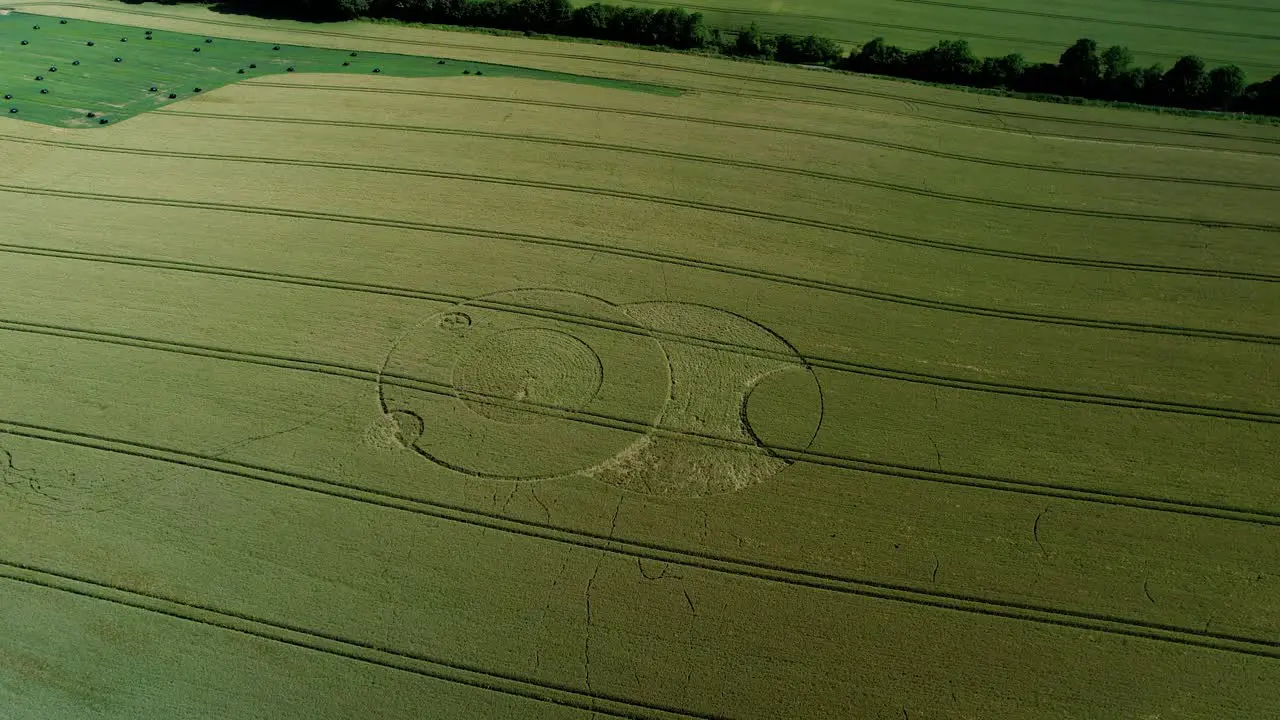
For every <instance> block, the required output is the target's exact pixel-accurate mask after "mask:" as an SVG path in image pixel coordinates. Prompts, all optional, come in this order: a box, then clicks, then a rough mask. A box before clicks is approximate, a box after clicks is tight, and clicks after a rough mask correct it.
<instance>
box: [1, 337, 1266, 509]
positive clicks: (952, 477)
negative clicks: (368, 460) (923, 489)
mask: <svg viewBox="0 0 1280 720" xmlns="http://www.w3.org/2000/svg"><path fill="white" fill-rule="evenodd" d="M0 331H8V332H18V333H27V334H30V335H45V336H50V337H61V338H67V339H71V340H79V341H86V342H96V343H103V344H107V345H119V346H125V347H135V348H141V349H144V350H154V351H159V352H167V353H174V354H179V355H190V356H192V357H200V358H210V359H215V360H226V361H231V362H239V363H245V364H249V365H259V366H263V367H274V368H279V369H283V370H298V371H304V372H311V373H317V374H321V375H328V376H332V377H342V378H349V379H354V380H360V381H367V382H371V383H379V382H380V383H383V384H387V385H393V386H396V387H403V388H406V389H409V390H414V391H417V392H423V393H429V394H433V395H439V396H441V397H451V398H454V397H459V396H460V395H461V396H463V397H465V398H466V399H468V400H471V401H473V402H480V403H486V404H490V405H495V406H498V407H500V408H503V409H510V410H518V411H521V412H528V413H535V414H540V415H544V416H546V417H551V418H556V419H561V420H570V421H574V422H579V423H583V424H586V425H594V426H596V427H602V428H606V429H611V430H620V431H623V432H631V433H635V434H638V435H647V434H656V435H662V436H666V437H672V438H676V439H681V440H686V441H689V442H692V443H697V444H702V445H707V446H710V447H717V448H728V449H733V450H744V451H748V452H756V451H758V450H760V449H762V448H761V447H760V446H757V445H756V444H754V443H751V442H747V441H743V440H739V439H736V438H723V437H720V436H717V435H711V434H708V433H696V432H678V431H674V430H668V429H665V428H656V427H654V426H653V425H651V424H649V423H645V422H639V421H636V420H632V419H628V418H623V417H615V416H611V415H605V414H602V413H592V412H586V411H582V410H565V409H563V408H559V407H556V406H553V405H549V404H542V403H535V402H531V401H528V400H525V401H515V400H508V399H506V398H500V397H497V396H494V395H485V394H481V393H477V392H464V393H463V392H460V391H457V390H455V389H454V388H452V387H449V386H447V385H445V384H442V383H436V382H430V381H426V380H422V379H420V378H414V377H410V376H407V375H398V374H381V373H380V372H379V371H378V370H377V369H374V368H359V367H354V366H349V365H340V364H336V363H327V362H321V361H315V360H303V359H299V358H291V357H287V356H283V355H274V354H266V353H251V352H245V351H239V350H229V349H226V348H219V347H214V346H210V345H201V344H196V343H184V342H176V341H170V340H159V339H154V338H145V337H141V336H136V335H126V334H121V333H110V332H102V331H93V330H84V329H80V328H74V327H69V326H64V325H51V324H46V323H30V322H21V321H14V320H0ZM763 449H764V450H766V451H768V452H771V453H773V454H775V455H777V456H778V457H780V458H783V459H787V460H793V461H796V462H806V463H810V464H814V465H823V466H827V467H832V468H838V469H843V470H855V471H860V472H867V473H871V474H874V475H880V476H884V477H893V478H900V479H907V480H921V481H925V482H936V483H941V484H946V485H958V486H963V487H969V488H982V489H987V490H1000V491H1005V492H1014V493H1020V494H1024V495H1036V496H1043V497H1054V498H1062V499H1068V500H1079V501H1084V502H1092V503H1098V504H1102V505H1111V506H1121V507H1134V508H1141V509H1145V510H1155V511H1160V512H1171V513H1176V514H1180V515H1190V516H1197V517H1207V518H1215V519H1220V520H1231V521H1237V522H1247V523H1255V524H1260V525H1273V526H1278V527H1280V511H1268V510H1258V509H1253V508H1244V507H1236V506H1231V505H1223V504H1216V503H1195V502H1188V501H1182V500H1173V499H1169V498H1162V497H1158V496H1151V495H1135V494H1128V493H1121V492H1111V491H1106V490H1095V489H1089V488H1084V487H1076V486H1071V485H1063V484H1059V483H1041V482H1033V481H1029V480H1019V479H1013V478H1005V477H1001V476H998V475H988V474H984V473H968V472H955V471H944V470H940V469H939V470H935V469H930V468H926V467H922V466H917V465H907V464H903V463H891V462H884V461H880V460H872V459H869V458H860V457H856V456H852V455H843V454H839V453H827V452H819V451H815V450H808V449H799V448H789V447H782V446H775V445H766V446H764V447H763Z"/></svg>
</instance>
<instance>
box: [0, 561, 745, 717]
mask: <svg viewBox="0 0 1280 720" xmlns="http://www.w3.org/2000/svg"><path fill="white" fill-rule="evenodd" d="M0 578H4V579H7V580H9V581H11V582H18V583H24V584H26V585H32V586H36V587H40V588H45V589H48V590H53V591H56V592H60V593H67V594H71V595H76V596H79V597H82V598H86V599H89V600H94V601H98V602H104V603H110V604H112V605H116V606H123V607H128V608H132V609H135V610H141V611H144V612H148V613H152V614H155V615H162V616H166V617H171V618H176V619H179V620H185V621H188V622H193V623H197V624H200V625H206V626H210V627H214V628H218V629H220V630H226V631H230V632H236V633H240V634H242V635H248V636H251V637H255V638H260V639H263V640H269V641H272V642H277V643H281V644H284V645H291V646H293V647H298V648H303V649H306V650H311V651H314V652H319V653H324V654H327V655H334V656H338V657H343V658H347V659H351V660H356V661H359V662H363V663H368V664H370V665H376V666H379V667H384V668H389V669H393V670H400V671H404V672H409V673H413V674H415V675H419V676H422V677H429V678H433V679H436V680H443V681H445V682H449V683H455V684H458V685H466V686H469V687H473V688H479V689H481V690H486V691H489V692H495V693H501V694H504V695H511V696H515V697H519V698H523V699H526V700H534V701H538V702H542V703H547V704H550V705H554V706H567V707H573V708H578V709H580V710H585V711H590V712H592V713H596V714H600V715H605V716H608V717H616V718H627V719H628V720H666V719H668V718H697V719H699V720H719V719H720V718H723V717H725V716H722V715H711V714H703V713H695V712H692V711H690V710H685V709H681V708H676V707H672V706H668V705H664V704H658V703H650V702H645V701H642V700H637V699H632V698H625V697H622V696H618V695H613V694H609V693H602V692H598V691H594V690H590V689H580V688H577V687H573V686H571V685H568V684H565V683H556V682H550V681H547V680H542V679H538V678H534V677H530V676H523V675H517V674H514V673H505V672H500V671H496V670H492V669H488V668H482V667H479V666H476V665H471V664H467V663H460V662H457V661H453V660H449V659H448V658H444V657H440V656H436V655H430V654H427V653H422V652H415V651H411V650H406V649H400V648H395V647H392V646H391V645H389V644H383V643H375V642H371V641H369V640H363V639H360V638H357V637H354V636H353V635H351V634H337V633H333V632H326V631H323V630H319V629H316V628H310V627H305V626H302V625H298V624H295V623H291V622H288V621H284V620H271V619H267V618H265V617H261V616H256V615H252V614H249V613H245V612H240V611H236V610H232V609H230V608H227V607H219V606H215V605H211V604H207V603H202V602H197V601H194V600H190V599H179V598H176V597H173V596H170V595H165V594H162V593H160V592H158V591H156V590H145V591H144V590H142V589H140V588H134V587H128V586H125V585H122V584H118V583H113V582H108V581H106V580H102V579H97V578H90V577H87V576H84V575H80V574H77V573H72V572H68V571H66V570H57V569H53V568H49V567H44V566H41V565H35V564H32V563H27V562H18V561H14V560H8V559H0Z"/></svg>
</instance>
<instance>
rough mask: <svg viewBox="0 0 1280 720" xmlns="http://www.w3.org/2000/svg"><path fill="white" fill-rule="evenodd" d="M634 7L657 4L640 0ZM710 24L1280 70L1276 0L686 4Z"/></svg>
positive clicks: (1255, 74)
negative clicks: (1078, 47)
mask: <svg viewBox="0 0 1280 720" xmlns="http://www.w3.org/2000/svg"><path fill="white" fill-rule="evenodd" d="M632 4H634V5H643V6H649V7H663V6H664V5H663V4H662V3H661V2H656V1H651V0H642V1H641V2H632ZM684 7H685V8H687V9H688V10H689V11H690V12H701V13H702V14H703V15H705V16H706V18H707V21H708V23H709V24H710V25H711V26H712V27H719V28H723V29H726V30H737V29H740V28H743V27H746V26H748V25H750V24H751V23H752V22H755V23H757V24H759V26H760V27H761V29H763V30H765V31H766V32H777V33H784V32H785V33H795V34H800V35H808V34H813V33H816V34H819V35H825V36H827V37H830V38H835V39H838V40H840V41H841V42H843V43H845V44H847V45H861V44H862V43H865V42H867V41H868V40H870V39H871V38H873V37H877V36H883V37H884V38H886V39H887V40H888V41H889V42H891V43H894V44H896V45H900V46H902V47H906V48H911V49H923V48H927V47H929V46H931V45H934V44H935V43H937V42H938V41H939V40H954V39H957V38H959V39H964V40H968V41H969V43H970V45H971V46H972V47H973V49H974V51H975V52H976V53H978V54H979V55H994V56H1000V55H1006V54H1008V53H1011V52H1017V53H1021V54H1022V55H1024V56H1025V57H1026V58H1028V59H1029V60H1032V61H1034V62H1057V60H1058V56H1059V55H1061V53H1062V51H1063V50H1065V49H1066V48H1067V47H1068V46H1069V45H1071V44H1072V43H1074V42H1075V41H1076V40H1077V39H1078V38H1082V37H1088V38H1093V39H1094V40H1097V41H1098V44H1099V46H1101V47H1107V46H1110V45H1124V46H1126V47H1128V48H1129V49H1131V50H1132V51H1133V53H1134V57H1135V58H1136V60H1137V62H1138V63H1139V64H1150V63H1154V62H1158V63H1162V64H1163V65H1164V66H1165V68H1168V67H1170V66H1171V65H1172V64H1173V62H1174V61H1175V60H1177V59H1178V58H1179V57H1181V56H1183V55H1199V56H1200V57H1202V58H1204V60H1205V62H1207V63H1209V64H1211V65H1226V64H1228V63H1230V64H1235V65H1239V66H1240V67H1241V68H1243V69H1244V71H1245V73H1246V74H1247V75H1249V76H1250V78H1251V79H1252V81H1254V82H1260V81H1262V80H1266V79H1267V78H1269V77H1271V76H1272V75H1275V74H1276V73H1277V72H1280V65H1277V64H1276V53H1277V50H1280V32H1278V31H1277V28H1280V6H1277V5H1275V4H1274V3H1267V2H1248V1H1246V0H1224V1H1221V2H1200V1H1199V0H1118V1H1115V2H1110V1H1105V2H1104V1H1102V0H1068V1H1067V2H1056V3H1053V4H1051V5H1046V6H1036V5H1028V4H1027V3H1025V2H1019V1H1018V0H983V1H981V2H976V1H975V2H946V1H944V0H857V1H856V2H848V1H847V0H801V1H800V2H796V1H794V0H787V1H785V2H784V1H781V0H715V1H714V2H713V1H711V0H708V2H707V3H706V4H705V5H704V4H694V5H684Z"/></svg>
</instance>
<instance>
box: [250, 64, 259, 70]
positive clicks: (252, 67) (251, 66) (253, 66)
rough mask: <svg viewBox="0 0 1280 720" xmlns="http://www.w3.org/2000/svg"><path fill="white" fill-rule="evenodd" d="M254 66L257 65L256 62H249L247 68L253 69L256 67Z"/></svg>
mask: <svg viewBox="0 0 1280 720" xmlns="http://www.w3.org/2000/svg"><path fill="white" fill-rule="evenodd" d="M256 67H258V64H257V63H249V69H250V70H252V69H254V68H256Z"/></svg>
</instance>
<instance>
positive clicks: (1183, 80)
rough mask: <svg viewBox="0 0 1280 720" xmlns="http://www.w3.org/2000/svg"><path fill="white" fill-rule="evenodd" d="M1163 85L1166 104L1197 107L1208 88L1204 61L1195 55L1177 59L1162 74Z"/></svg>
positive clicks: (1202, 100)
mask: <svg viewBox="0 0 1280 720" xmlns="http://www.w3.org/2000/svg"><path fill="white" fill-rule="evenodd" d="M1163 84H1164V92H1165V97H1166V98H1167V100H1168V102H1171V103H1173V104H1174V105H1177V106H1178V107H1199V106H1200V105H1201V104H1202V103H1203V102H1204V99H1205V91H1206V90H1208V88H1209V76H1208V75H1207V74H1206V73H1205V71H1204V61H1203V60H1201V59H1200V58H1198V57H1196V56H1195V55H1185V56H1183V57H1181V58H1178V62H1176V63H1174V64H1173V67H1171V68H1169V72H1167V73H1165V74H1164V78H1163Z"/></svg>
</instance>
